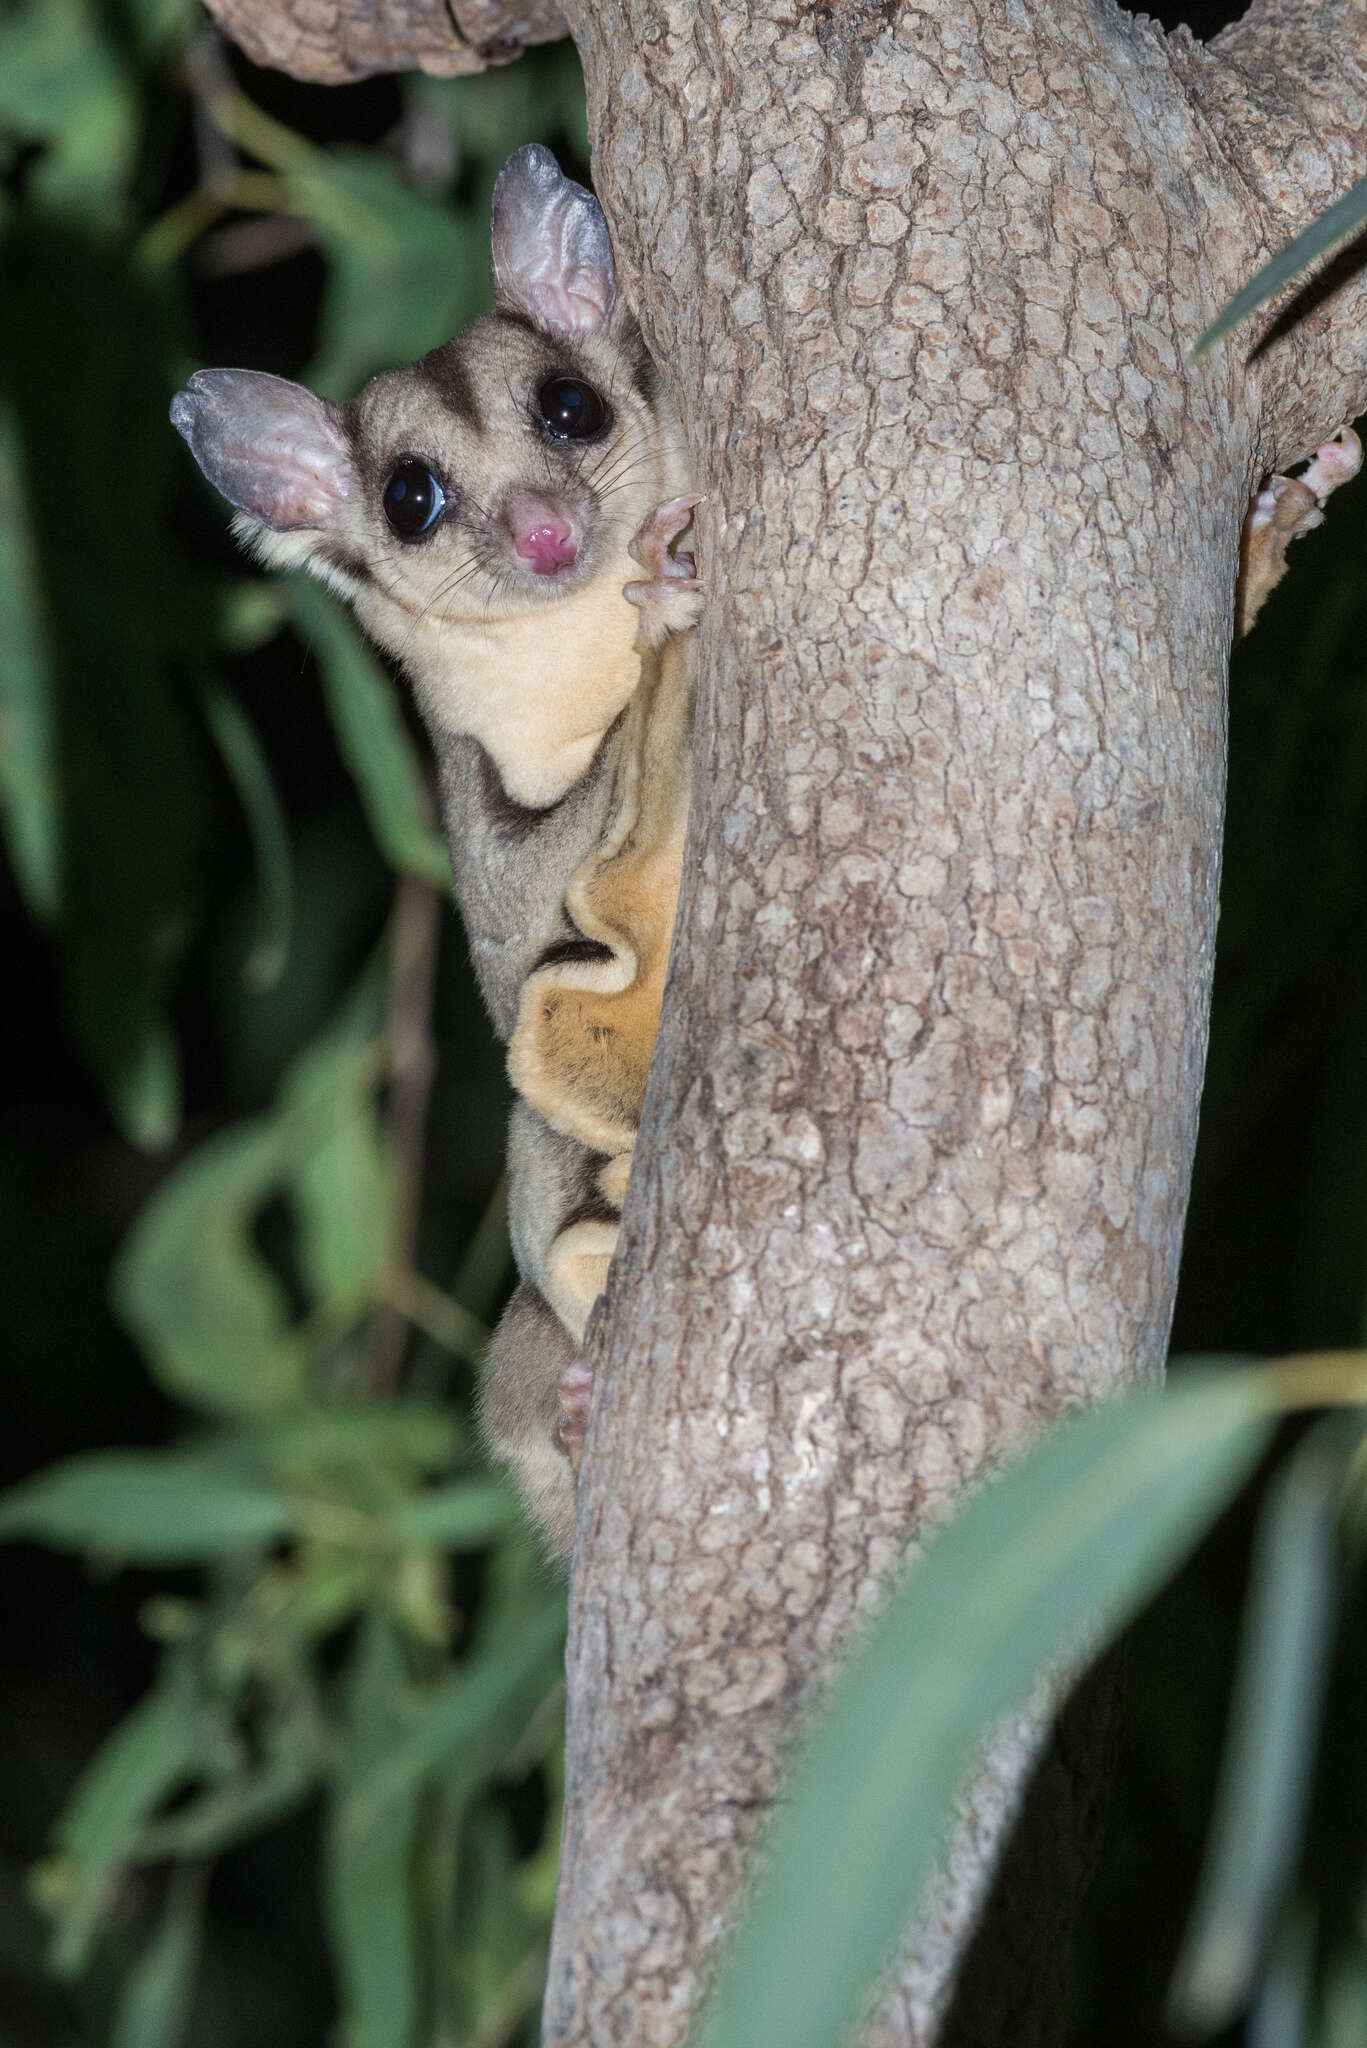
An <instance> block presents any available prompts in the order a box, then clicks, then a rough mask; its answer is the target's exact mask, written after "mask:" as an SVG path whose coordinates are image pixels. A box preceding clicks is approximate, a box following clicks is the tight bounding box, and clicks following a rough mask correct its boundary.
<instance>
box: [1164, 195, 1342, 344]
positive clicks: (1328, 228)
mask: <svg viewBox="0 0 1367 2048" xmlns="http://www.w3.org/2000/svg"><path fill="white" fill-rule="evenodd" d="M1364 221H1367V178H1359V179H1358V181H1357V183H1356V185H1352V186H1350V187H1349V189H1348V190H1347V191H1346V192H1345V193H1344V195H1343V197H1342V199H1339V200H1337V201H1336V202H1335V203H1334V205H1333V206H1331V207H1330V208H1329V209H1328V211H1327V212H1326V213H1322V214H1321V215H1320V216H1319V219H1318V220H1313V221H1311V223H1310V225H1309V227H1308V228H1305V229H1303V230H1302V232H1301V233H1300V234H1299V235H1297V236H1296V237H1295V239H1294V240H1293V241H1290V242H1288V243H1287V244H1286V246H1285V248H1283V249H1279V250H1278V251H1277V254H1276V255H1275V256H1274V257H1273V258H1272V260H1271V261H1270V262H1269V263H1265V264H1264V265H1263V267H1262V269H1261V270H1260V271H1258V272H1257V273H1256V275H1255V276H1253V277H1251V278H1250V279H1249V281H1248V283H1247V284H1246V285H1245V286H1244V288H1243V290H1242V291H1239V292H1236V293H1235V294H1234V297H1233V298H1232V299H1231V300H1230V302H1229V304H1228V305H1227V306H1226V307H1225V309H1224V311H1223V312H1222V313H1221V314H1220V316H1219V318H1218V319H1217V320H1213V321H1212V322H1211V324H1210V326H1209V327H1208V328H1207V329H1206V331H1205V333H1204V334H1203V335H1202V336H1201V338H1200V340H1199V341H1198V342H1197V344H1196V346H1195V348H1194V349H1193V350H1192V355H1193V356H1203V355H1204V354H1205V352H1206V350H1207V349H1208V348H1211V347H1213V346H1214V344H1215V343H1216V342H1217V341H1220V340H1222V339H1223V337H1224V336H1225V335H1226V334H1228V333H1229V332H1230V331H1231V329H1233V328H1235V327H1237V326H1238V324H1239V322H1240V321H1241V320H1246V319H1247V318H1248V315H1249V314H1250V313H1252V312H1254V311H1255V310H1256V309H1257V308H1258V307H1259V306H1261V305H1262V304H1263V302H1264V301H1265V300H1267V299H1270V298H1271V297H1272V294H1273V293H1274V292H1278V291H1280V290H1281V288H1282V286H1283V285H1284V284H1289V283H1290V282H1291V279H1292V278H1293V277H1294V276H1295V275H1296V273H1297V271H1300V270H1304V269H1305V268H1306V266H1307V265H1308V264H1311V263H1313V262H1314V261H1315V260H1316V258H1317V257H1320V256H1324V255H1327V254H1328V252H1329V250H1331V249H1332V248H1334V247H1335V246H1336V245H1337V244H1338V243H1339V242H1343V241H1346V240H1347V238H1348V236H1349V235H1353V234H1356V233H1357V231H1358V229H1359V228H1360V227H1361V226H1362V224H1363V222H1364Z"/></svg>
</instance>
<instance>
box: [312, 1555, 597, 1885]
mask: <svg viewBox="0 0 1367 2048" xmlns="http://www.w3.org/2000/svg"><path fill="white" fill-rule="evenodd" d="M564 1633H565V1603H564V1598H563V1596H562V1595H561V1594H559V1593H556V1594H555V1595H554V1596H553V1597H552V1598H549V1599H546V1600H545V1601H544V1603H543V1605H542V1608H541V1611H540V1613H539V1614H537V1615H535V1616H534V1617H533V1618H532V1619H531V1620H530V1621H529V1622H528V1623H527V1624H526V1625H525V1626H524V1627H523V1628H521V1629H520V1630H519V1631H518V1634H517V1635H516V1637H514V1638H513V1639H511V1640H510V1641H508V1642H505V1643H500V1644H499V1645H498V1647H497V1648H496V1649H494V1650H489V1651H486V1652H484V1653H483V1654H481V1655H479V1656H476V1657H474V1658H472V1659H470V1661H469V1662H468V1663H466V1664H465V1665H463V1666H462V1667H461V1668H460V1669H459V1670H458V1671H455V1672H453V1673H452V1675H451V1676H450V1677H449V1678H447V1679H446V1680H444V1681H443V1682H442V1683H441V1684H440V1685H438V1686H434V1687H432V1688H431V1690H430V1691H429V1692H428V1694H427V1695H426V1696H425V1697H424V1698H423V1699H422V1700H421V1702H420V1703H415V1707H414V1711H413V1713H412V1716H411V1718H410V1720H409V1722H408V1725H407V1726H406V1728H405V1729H404V1731H403V1732H402V1734H401V1735H400V1736H399V1738H398V1739H397V1740H396V1741H395V1742H393V1743H392V1744H391V1745H389V1746H388V1747H387V1748H386V1749H385V1750H384V1752H383V1753H382V1754H377V1755H376V1757H375V1759H374V1761H373V1763H372V1764H371V1765H370V1767H369V1768H368V1769H367V1770H366V1771H365V1772H364V1773H362V1774H360V1775H359V1776H357V1777H356V1778H355V1779H354V1780H353V1782H352V1783H351V1784H350V1786H349V1787H348V1792H347V1797H346V1800H345V1802H344V1804H343V1806H342V1808H341V1811H340V1814H339V1824H338V1835H337V1841H338V1849H339V1853H341V1854H342V1855H343V1856H345V1855H347V1854H349V1853H350V1851H351V1850H352V1849H353V1848H354V1847H356V1846H357V1845H358V1844H360V1843H362V1842H364V1841H365V1840H366V1839H367V1837H368V1836H369V1835H370V1834H371V1833H372V1832H373V1830H375V1829H376V1828H378V1827H381V1826H383V1825H384V1817H385V1815H386V1814H387V1813H388V1812H389V1811H390V1810H391V1809H393V1808H400V1807H402V1806H403V1805H404V1803H405V1802H406V1801H407V1800H408V1798H409V1797H410V1796H411V1794H412V1792H413V1789H414V1787H416V1786H420V1785H421V1784H422V1783H423V1781H424V1779H426V1778H427V1777H428V1776H429V1775H430V1774H431V1773H432V1772H433V1771H435V1770H441V1771H442V1773H443V1776H444V1778H445V1779H446V1781H447V1783H448V1784H450V1783H451V1774H452V1771H453V1769H454V1770H455V1771H456V1773H457V1775H458V1776H460V1777H461V1778H462V1779H464V1778H465V1776H466V1775H467V1774H468V1781H469V1783H470V1784H471V1785H473V1784H475V1783H477V1782H478V1780H479V1778H480V1777H481V1776H482V1775H483V1773H484V1772H485V1771H486V1770H487V1769H489V1768H490V1767H491V1765H492V1764H493V1763H494V1762H495V1761H496V1760H497V1758H498V1757H499V1756H501V1755H503V1754H505V1753H506V1751H507V1750H508V1749H510V1748H511V1747H512V1745H513V1743H514V1742H516V1740H517V1738H518V1736H519V1735H520V1734H521V1732H522V1728H523V1726H524V1725H525V1722H526V1720H527V1719H528V1718H529V1716H530V1715H531V1713H532V1711H533V1709H534V1708H535V1707H536V1705H537V1704H538V1702H539V1701H540V1699H541V1698H542V1697H543V1695H544V1694H545V1692H546V1691H547V1689H548V1687H549V1685H551V1684H552V1683H554V1682H556V1681H557V1680H558V1677H559V1668H560V1657H559V1651H560V1645H561V1642H562V1641H563V1639H564Z"/></svg>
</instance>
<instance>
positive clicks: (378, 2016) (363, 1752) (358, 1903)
mask: <svg viewBox="0 0 1367 2048" xmlns="http://www.w3.org/2000/svg"><path fill="white" fill-rule="evenodd" d="M411 1691H412V1688H411V1686H410V1684H409V1681H408V1677H407V1673H406V1670H405V1667H404V1660H403V1653H402V1648H401V1646H400V1643H399V1639H398V1636H397V1634H396V1632H395V1630H394V1628H393V1626H392V1624H391V1623H390V1622H389V1621H388V1620H387V1619H386V1618H385V1617H384V1616H383V1615H381V1614H378V1613H372V1614H371V1615H370V1616H369V1617H368V1619H367V1621H366V1624H365V1626H364V1627H363V1629H362V1632H361V1638H360V1641H359V1643H358V1644H357V1648H356V1653H355V1656H354V1659H353V1663H352V1668H351V1671H350V1673H349V1675H348V1681H347V1687H346V1731H347V1732H346V1741H345V1746H344V1748H343V1751H342V1754H341V1757H340V1758H339V1760H338V1767H337V1790H336V1793H335V1794H334V1798H333V1804H332V1811H331V1814H330V1816H329V1823H328V1853H327V1867H326V1873H325V1880H326V1894H327V1908H328V1927H329V1932H330V1935H331V1940H332V1951H333V1956H334V1959H335V1961H336V1965H337V1974H338V1978H339V1979H340V1983H341V1991H342V2010H343V2030H344V2033H345V2038H346V2042H347V2048H411V2042H412V2038H413V2027H414V2022H415V2018H416V2014H417V2005H418V1983H417V1949H416V1929H415V1922H414V1909H415V1904H416V1901H415V1899H414V1895H413V1870H412V1860H413V1845H414V1836H415V1831H416V1828H417V1821H418V1800H419V1795H420V1793H421V1789H422V1788H421V1785H420V1783H419V1782H417V1781H416V1780H413V1781H410V1782H409V1783H407V1784H406V1785H404V1786H403V1787H402V1788H401V1789H400V1790H399V1791H398V1792H397V1794H396V1796H395V1797H394V1798H392V1799H390V1800H388V1801H386V1802H385V1803H384V1805H383V1807H376V1808H373V1809H372V1810H371V1811H370V1813H369V1815H368V1825H366V1826H365V1827H361V1828H358V1827H355V1826H350V1825H348V1822H347V1815H348V1812H349V1810H350V1799H351V1795H352V1788H353V1787H354V1786H355V1785H356V1784H357V1783H363V1782H365V1780H366V1779H367V1777H368V1776H369V1774H370V1773H371V1772H372V1771H373V1770H374V1769H375V1768H376V1765H377V1763H378V1761H379V1760H380V1759H381V1758H382V1757H384V1756H385V1755H387V1754H388V1753H389V1752H390V1751H391V1749H392V1748H393V1746H394V1745H395V1743H396V1742H398V1741H399V1740H401V1737H402V1730H403V1726H404V1709H405V1707H406V1705H407V1704H408V1702H409V1699H410V1697H411Z"/></svg>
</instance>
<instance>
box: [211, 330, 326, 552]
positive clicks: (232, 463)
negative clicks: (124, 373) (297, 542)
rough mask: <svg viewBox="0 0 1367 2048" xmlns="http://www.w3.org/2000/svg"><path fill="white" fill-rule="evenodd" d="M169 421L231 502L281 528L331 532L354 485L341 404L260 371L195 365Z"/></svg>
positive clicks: (263, 523)
mask: <svg viewBox="0 0 1367 2048" xmlns="http://www.w3.org/2000/svg"><path fill="white" fill-rule="evenodd" d="M171 424H172V426H173V427H175V428H176V429H177V431H178V432H179V433H181V434H183V435H184V436H185V439H186V441H187V442H188V443H189V446H190V453H191V454H192V455H193V456H194V458H195V461H196V462H197V463H198V464H199V466H200V468H201V469H202V470H203V471H204V474H205V476H207V477H208V479H209V482H210V483H211V484H212V485H213V486H214V488H215V489H216V490H219V491H222V493H223V495H224V497H225V498H226V499H227V500H228V503H229V504H230V505H235V506H236V507H237V509H238V511H239V512H245V513H246V514H247V515H248V517H249V518H252V519H257V520H259V521H260V522H261V524H262V525H263V526H269V527H272V528H273V529H274V530H275V531H276V532H277V533H289V532H292V531H293V530H295V529H296V528H299V527H316V528H318V529H319V530H321V531H323V532H326V531H327V529H328V528H329V527H330V526H332V525H333V523H334V521H335V520H336V517H337V514H338V511H339V509H340V507H341V504H342V500H343V499H344V498H345V497H346V495H347V492H348V491H349V490H350V488H351V451H350V448H349V447H348V445H347V437H346V431H345V429H344V427H343V425H342V409H341V407H340V406H337V405H330V404H329V403H328V402H327V400H326V399H322V398H316V397H315V396H314V394H313V392H311V391H306V390H305V389H304V386H303V385H302V384H291V383H288V382H287V381H286V379H285V378H284V377H268V376H267V375H266V374H265V372H264V371H262V370H196V372H195V374H194V376H193V377H192V378H191V379H190V382H189V385H188V386H187V388H186V389H185V390H184V391H178V392H177V393H176V395H175V397H174V398H173V399H172V401H171Z"/></svg>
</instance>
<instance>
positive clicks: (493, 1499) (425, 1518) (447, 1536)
mask: <svg viewBox="0 0 1367 2048" xmlns="http://www.w3.org/2000/svg"><path fill="white" fill-rule="evenodd" d="M518 1514H519V1509H518V1504H517V1500H516V1497H515V1496H514V1495H513V1493H512V1492H511V1490H510V1489H509V1488H508V1487H506V1486H503V1485H501V1484H500V1483H499V1482H497V1481H496V1480H492V1479H461V1480H457V1481H456V1482H455V1483H454V1484H452V1485H451V1486H438V1487H434V1488H432V1490H431V1491H430V1492H428V1493H418V1494H414V1495H412V1496H411V1498H410V1499H408V1500H406V1501H404V1502H403V1503H402V1504H401V1505H400V1506H399V1507H396V1508H395V1509H393V1510H392V1512H391V1513H390V1515H389V1518H388V1519H389V1526H390V1528H391V1530H392V1531H393V1533H394V1540H395V1541H396V1542H397V1543H399V1544H400V1545H401V1546H402V1547H403V1548H404V1549H406V1550H408V1549H418V1548H420V1547H422V1546H425V1545H427V1544H434V1545H436V1546H438V1547H440V1548H442V1549H445V1550H479V1549H481V1548H483V1546H484V1545H485V1544H486V1543H489V1542H491V1541H492V1540H493V1538H494V1537H495V1536H501V1535H503V1534H504V1532H505V1531H506V1530H508V1529H510V1528H512V1526H513V1525H514V1523H515V1522H516V1521H517V1518H518Z"/></svg>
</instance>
